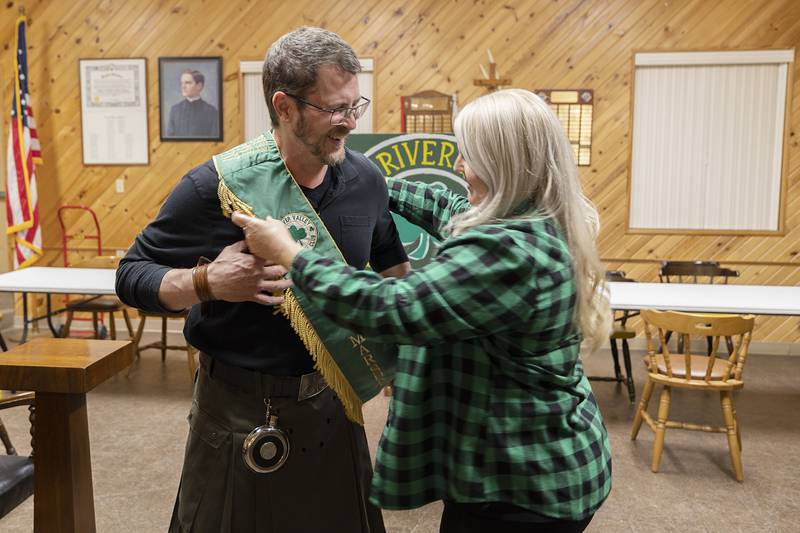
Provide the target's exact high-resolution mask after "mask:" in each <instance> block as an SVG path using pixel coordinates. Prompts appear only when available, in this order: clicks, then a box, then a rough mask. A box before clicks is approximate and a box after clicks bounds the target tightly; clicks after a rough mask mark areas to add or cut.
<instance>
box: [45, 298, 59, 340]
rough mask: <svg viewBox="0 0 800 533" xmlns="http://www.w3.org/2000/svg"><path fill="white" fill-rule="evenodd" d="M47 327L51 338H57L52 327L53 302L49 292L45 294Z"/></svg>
mask: <svg viewBox="0 0 800 533" xmlns="http://www.w3.org/2000/svg"><path fill="white" fill-rule="evenodd" d="M47 325H48V326H49V327H50V331H51V332H52V333H53V337H58V336H59V335H58V330H57V329H56V327H55V326H54V325H53V302H52V300H51V297H50V293H49V292H48V293H47Z"/></svg>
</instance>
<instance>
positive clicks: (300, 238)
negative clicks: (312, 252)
mask: <svg viewBox="0 0 800 533" xmlns="http://www.w3.org/2000/svg"><path fill="white" fill-rule="evenodd" d="M281 222H283V223H284V224H285V225H286V227H287V228H288V230H289V234H290V235H291V236H292V238H293V239H294V240H295V241H297V242H298V243H300V246H302V247H303V248H308V249H311V248H314V246H315V245H316V244H317V237H318V233H317V227H316V226H315V225H314V222H313V221H312V220H311V219H310V218H309V217H307V216H306V215H304V214H303V213H289V214H288V215H286V216H285V217H283V218H282V219H281Z"/></svg>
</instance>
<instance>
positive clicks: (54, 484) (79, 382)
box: [0, 338, 133, 533]
mask: <svg viewBox="0 0 800 533" xmlns="http://www.w3.org/2000/svg"><path fill="white" fill-rule="evenodd" d="M132 361H133V345H132V344H131V343H130V342H129V341H102V340H89V339H47V338H36V339H33V340H31V341H30V342H27V343H25V344H20V345H19V346H16V347H14V348H13V349H11V350H9V351H8V352H5V353H3V354H0V388H2V389H12V390H27V391H34V392H35V393H36V418H35V422H34V428H35V432H34V446H35V448H36V453H35V454H34V458H33V461H34V485H35V489H34V496H33V497H34V500H33V528H34V531H36V532H47V533H51V532H53V533H78V532H80V533H84V532H87V533H94V532H95V522H94V496H93V492H92V464H91V459H90V454H89V426H88V423H87V418H86V393H87V392H89V391H90V390H92V389H93V388H95V387H96V386H97V385H99V384H100V383H102V382H104V381H105V380H107V379H108V378H110V377H111V376H113V375H114V374H116V373H117V372H119V371H120V370H122V369H123V368H126V367H127V366H128V365H130V364H131V362H132Z"/></svg>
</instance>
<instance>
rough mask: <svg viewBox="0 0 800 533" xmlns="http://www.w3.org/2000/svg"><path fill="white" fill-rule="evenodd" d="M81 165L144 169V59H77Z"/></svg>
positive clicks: (145, 123) (145, 68) (146, 146)
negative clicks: (79, 94) (81, 143)
mask: <svg viewBox="0 0 800 533" xmlns="http://www.w3.org/2000/svg"><path fill="white" fill-rule="evenodd" d="M79 70H80V84H81V130H82V141H83V164H84V165H147V164H148V163H149V149H148V142H149V135H148V132H147V82H146V74H147V65H146V61H145V59H144V58H136V59H80V60H79Z"/></svg>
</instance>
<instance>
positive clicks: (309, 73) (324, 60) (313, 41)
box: [261, 26, 361, 126]
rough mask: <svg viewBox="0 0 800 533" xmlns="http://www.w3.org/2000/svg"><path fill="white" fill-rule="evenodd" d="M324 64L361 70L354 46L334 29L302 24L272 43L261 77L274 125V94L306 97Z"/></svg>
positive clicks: (346, 69) (275, 119)
mask: <svg viewBox="0 0 800 533" xmlns="http://www.w3.org/2000/svg"><path fill="white" fill-rule="evenodd" d="M323 65H335V66H337V67H339V68H340V69H342V70H343V71H344V72H349V73H350V74H358V73H359V72H361V63H360V62H359V61H358V57H357V56H356V53H355V52H354V51H353V49H352V47H351V46H350V45H349V44H347V43H346V42H345V41H344V39H342V38H341V37H339V36H338V35H337V34H335V33H333V32H332V31H328V30H323V29H322V28H312V27H308V26H303V27H302V28H298V29H296V30H294V31H292V32H289V33H287V34H286V35H284V36H283V37H281V38H279V39H278V40H277V41H275V42H274V43H273V44H272V46H271V47H270V48H269V50H268V51H267V56H266V58H265V59H264V69H263V71H262V75H261V80H262V83H263V85H264V98H265V99H266V103H267V109H268V110H269V117H270V119H271V120H272V125H273V126H277V125H278V124H279V120H278V114H277V113H276V112H275V107H273V105H272V96H273V95H274V94H275V93H276V92H278V91H283V92H286V93H289V94H294V95H297V96H300V97H302V96H305V93H306V92H307V91H308V90H309V89H311V88H312V87H314V85H315V84H316V83H317V75H318V74H319V68H320V67H321V66H323Z"/></svg>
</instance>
